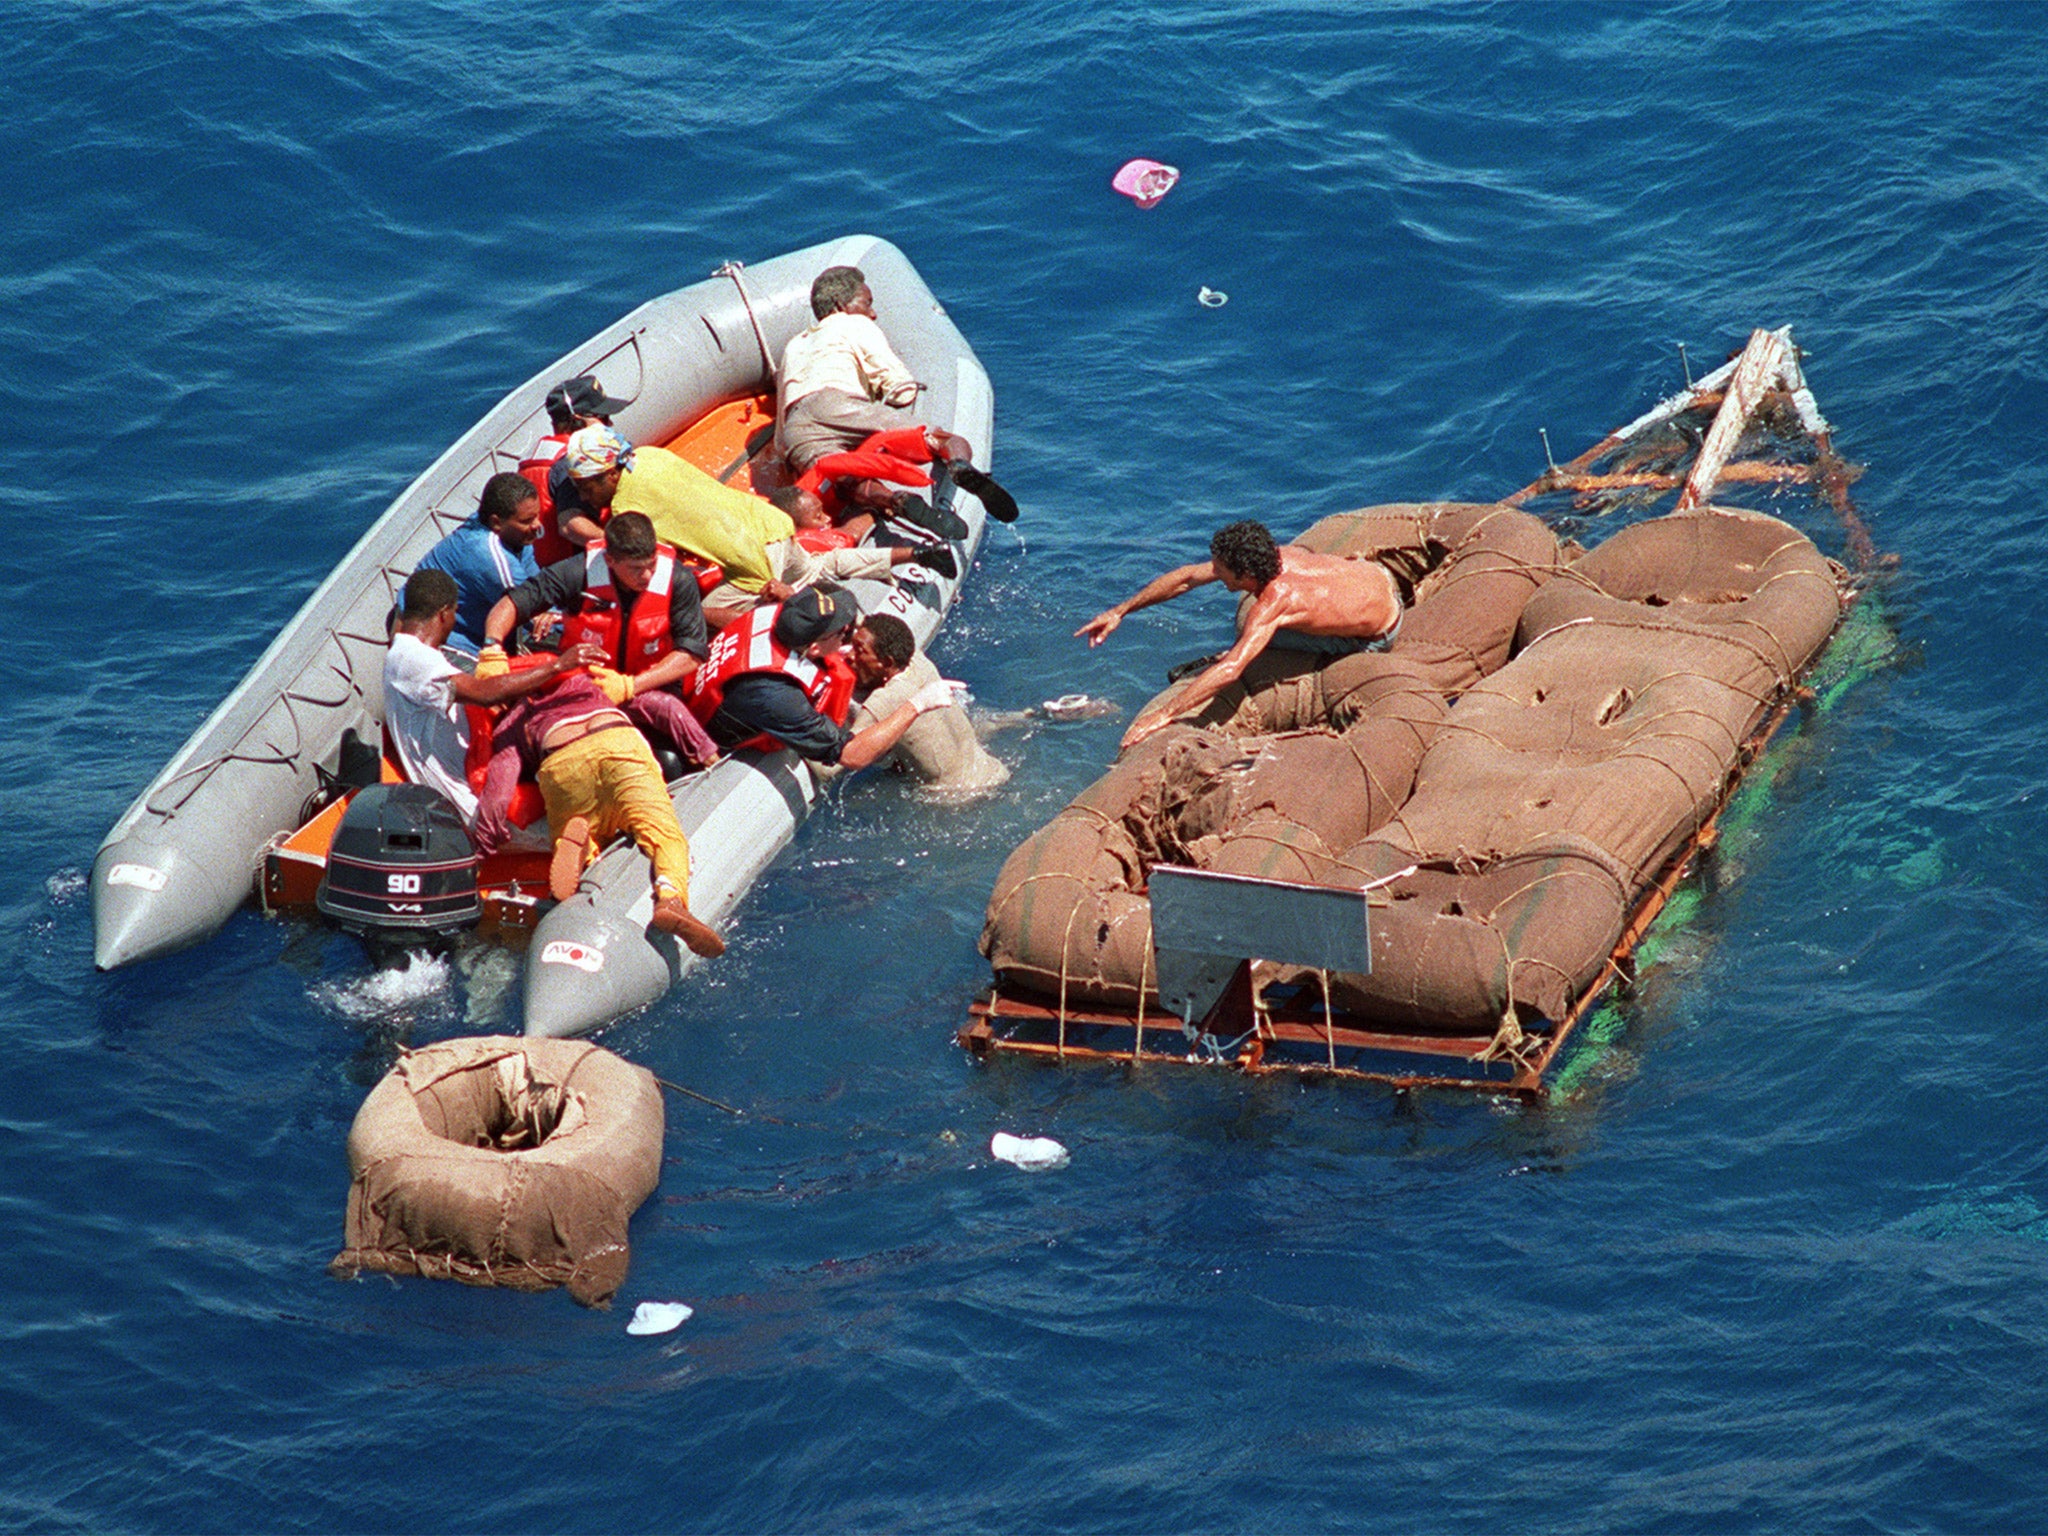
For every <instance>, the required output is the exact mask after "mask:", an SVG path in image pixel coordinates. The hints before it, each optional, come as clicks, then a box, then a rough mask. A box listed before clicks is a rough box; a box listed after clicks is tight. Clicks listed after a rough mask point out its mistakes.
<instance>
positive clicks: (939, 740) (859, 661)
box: [847, 613, 1010, 795]
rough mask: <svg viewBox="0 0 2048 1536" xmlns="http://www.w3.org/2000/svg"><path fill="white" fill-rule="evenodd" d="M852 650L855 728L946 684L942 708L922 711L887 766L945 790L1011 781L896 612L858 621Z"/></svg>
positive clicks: (975, 789) (964, 790) (974, 788)
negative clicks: (945, 700) (900, 769)
mask: <svg viewBox="0 0 2048 1536" xmlns="http://www.w3.org/2000/svg"><path fill="white" fill-rule="evenodd" d="M847 653H848V656H849V658H850V659H851V661H852V663H853V675H854V678H855V682H856V689H855V693H854V700H855V703H854V711H853V715H852V717H851V718H850V719H849V721H848V722H847V723H848V724H849V725H851V726H853V727H854V729H855V730H859V729H861V728H862V727H864V726H868V725H872V724H874V723H876V722H877V721H880V720H884V719H887V718H888V716H889V715H890V714H892V713H893V712H894V711H895V710H896V708H897V706H898V705H901V704H904V703H907V702H908V701H909V700H911V699H914V698H917V697H918V696H919V695H921V694H923V693H924V692H925V691H926V690H927V689H929V688H931V687H932V686H933V685H934V684H939V685H940V686H942V687H945V688H946V689H947V692H948V695H949V697H948V701H947V703H946V704H945V706H944V707H943V708H940V709H931V710H926V711H925V712H924V713H922V714H920V715H919V716H918V717H917V720H916V721H915V722H914V723H913V724H912V725H911V726H910V728H909V729H908V730H906V731H905V732H904V733H903V739H902V740H901V741H899V742H897V744H896V746H895V747H894V748H893V749H892V750H891V751H890V752H889V753H888V754H887V757H886V761H887V762H888V763H889V764H891V765H893V766H899V767H901V768H902V769H903V770H904V771H906V772H908V773H911V774H913V775H915V776H916V778H917V779H918V780H919V781H920V782H921V783H923V784H924V785H925V786H926V787H927V788H930V789H934V790H939V791H943V792H945V793H947V794H963V795H964V794H975V793H980V792H982V791H985V790H991V789H995V788H997V787H999V786H1000V785H1002V784H1004V783H1007V782H1008V780H1009V777H1010V770H1009V769H1008V768H1005V767H1004V766H1003V765H1002V763H1001V762H999V761H998V760H997V759H996V758H995V757H994V756H993V755H992V754H991V753H990V752H989V751H988V749H987V748H986V747H984V746H983V745H982V744H981V737H980V734H979V733H978V732H977V731H976V730H975V728H974V722H973V721H972V720H970V719H969V718H968V716H967V711H966V710H965V709H963V708H961V707H960V704H959V702H958V700H956V699H953V698H951V697H950V695H951V692H952V687H951V685H950V684H942V683H940V680H939V669H938V668H937V667H936V666H934V665H933V664H932V660H931V658H930V657H929V656H926V655H925V654H924V653H923V652H921V651H920V650H918V648H917V639H916V637H915V636H914V635H912V634H911V632H910V626H909V625H908V624H906V623H904V622H903V621H902V620H901V619H899V618H897V617H896V616H895V615H894V614H890V613H874V614H869V615H868V616H867V617H866V618H864V619H862V620H861V621H860V622H859V623H858V624H856V625H854V627H853V632H852V635H851V637H850V639H849V642H848V646H847Z"/></svg>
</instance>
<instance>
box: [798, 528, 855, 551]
mask: <svg viewBox="0 0 2048 1536" xmlns="http://www.w3.org/2000/svg"><path fill="white" fill-rule="evenodd" d="M796 541H797V543H799V544H801V545H803V547H804V548H805V549H808V550H809V551H810V552H811V553H812V554H814V555H829V554H831V553H832V551H833V550H835V549H851V548H853V546H854V545H856V544H858V543H859V542H860V540H858V539H856V538H855V537H854V536H853V535H852V534H850V533H848V532H847V531H846V530H845V529H844V528H800V529H798V530H797V535H796Z"/></svg>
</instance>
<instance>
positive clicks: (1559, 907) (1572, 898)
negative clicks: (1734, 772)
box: [1280, 833, 1633, 1036]
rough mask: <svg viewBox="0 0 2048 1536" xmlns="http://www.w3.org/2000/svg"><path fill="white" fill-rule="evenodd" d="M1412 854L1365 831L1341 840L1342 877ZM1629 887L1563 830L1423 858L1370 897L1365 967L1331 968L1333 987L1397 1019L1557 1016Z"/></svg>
mask: <svg viewBox="0 0 2048 1536" xmlns="http://www.w3.org/2000/svg"><path fill="white" fill-rule="evenodd" d="M1413 862H1414V859H1413V856H1412V855H1411V854H1409V853H1408V852H1407V850H1405V849H1403V848H1401V847H1399V846H1397V845H1395V844H1392V843H1389V842H1387V841H1386V840H1385V839H1382V838H1373V839H1368V840H1367V841H1365V842H1364V843H1361V844H1359V845H1358V846H1357V847H1355V848H1352V849H1349V850H1347V851H1346V853H1345V855H1344V864H1345V866H1346V869H1347V871H1348V872H1349V873H1350V874H1351V876H1352V879H1351V880H1349V881H1347V882H1346V883H1355V884H1361V885H1362V884H1366V883H1369V882H1371V881H1374V880H1378V879H1380V878H1382V877H1383V876H1387V875H1391V874H1394V873H1396V872H1397V871H1399V870H1401V869H1403V868H1405V867H1406V866H1407V865H1409V864H1411V863H1413ZM1632 890H1633V887H1632V885H1631V884H1630V882H1629V881H1628V879H1627V876H1626V873H1625V871H1623V870H1621V869H1619V868H1618V867H1616V866H1615V864H1614V863H1613V861H1612V860H1610V859H1609V858H1608V857H1607V856H1606V855H1605V853H1604V852H1603V851H1602V850H1600V849H1599V848H1597V847H1595V846H1594V845H1593V844H1591V843H1590V842H1588V841H1586V840H1585V839H1583V838H1579V837H1575V836H1573V835H1571V834H1569V833H1561V834H1559V835H1557V836H1556V837H1554V838H1552V839H1551V840H1550V841H1549V843H1548V844H1547V845H1545V846H1540V847H1531V848H1527V849H1524V850H1522V851H1521V852H1518V853H1514V854H1509V855H1504V856H1501V857H1498V858H1494V859H1490V860H1487V861H1485V862H1483V863H1475V862H1471V861H1451V860H1443V861H1436V862H1431V863H1427V864H1425V865H1423V866H1422V867H1421V868H1420V869H1418V870H1417V871H1416V872H1415V873H1414V874H1412V875H1408V876H1406V877H1404V878H1402V879H1400V880H1398V881H1396V882H1394V883H1393V884H1392V885H1389V886H1386V887H1384V888H1382V889H1381V890H1378V891H1375V892H1373V893H1372V894H1371V895H1370V896H1369V897H1368V898H1367V900H1368V903H1369V904H1370V909H1371V911H1370V922H1371V928H1372V974H1371V975H1369V976H1358V975H1351V974H1345V973H1340V974H1337V975H1334V976H1332V977H1331V979H1330V980H1331V989H1330V990H1331V996H1332V998H1333V1000H1334V1001H1335V1002H1336V1004H1337V1006H1338V1007H1340V1008H1344V1009H1347V1010H1350V1011H1352V1012H1354V1013H1358V1014H1362V1015H1364V1016H1365V1017H1367V1018H1369V1019H1371V1020H1372V1021H1373V1022H1374V1023H1375V1024H1376V1025H1378V1026H1380V1027H1382V1028H1387V1029H1393V1030H1404V1029H1405V1030H1415V1031H1418V1032H1438V1033H1449V1034H1472V1035H1482V1036H1493V1035H1496V1034H1498V1033H1499V1032H1500V1029H1501V1024H1502V1021H1503V1020H1504V1019H1509V1020H1512V1021H1513V1022H1514V1024H1515V1026H1516V1027H1517V1028H1520V1027H1522V1026H1524V1025H1527V1024H1533V1023H1534V1022H1535V1021H1536V1020H1538V1019H1555V1018H1561V1017H1562V1016H1563V1015H1564V1013H1565V1011H1566V1010H1568V1009H1569V1008H1570V1006H1571V1003H1572V1000H1573V999H1574V998H1575V997H1576V996H1577V995H1578V994H1579V992H1580V991H1582V990H1583V989H1584V988H1585V987H1586V986H1587V985H1588V984H1590V983H1591V982H1592V980H1593V978H1594V977H1595V976H1597V975H1598V974H1599V970H1600V967H1601V966H1602V965H1603V964H1604V963H1605V962H1606V959H1607V956H1608V953H1609V951H1610V950H1611V949H1612V948H1613V943H1614V936H1615V935H1616V934H1618V933H1619V932H1620V931H1621V925H1622V923H1623V921H1624V920H1625V919H1626V917H1627V913H1628V908H1629V903H1630V900H1631V899H1632ZM1280 976H1281V979H1292V980H1306V979H1307V978H1306V977H1304V976H1303V975H1302V974H1301V973H1300V972H1298V971H1296V972H1291V973H1289V972H1281V973H1280Z"/></svg>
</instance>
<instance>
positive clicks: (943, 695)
mask: <svg viewBox="0 0 2048 1536" xmlns="http://www.w3.org/2000/svg"><path fill="white" fill-rule="evenodd" d="M859 616H860V615H859V613H858V612H857V611H856V610H855V608H854V604H853V599H852V597H851V596H850V595H849V594H847V593H845V592H843V591H840V592H834V591H828V590H826V589H824V588H821V587H805V588H803V589H802V590H800V591H798V592H797V593H796V594H795V595H794V596H792V597H790V598H789V599H788V600H787V601H785V602H782V603H777V604H774V605H772V606H764V607H760V608H756V609H754V610H753V612H752V613H750V614H748V615H747V616H746V618H745V619H744V620H742V621H741V622H739V623H736V624H733V625H731V626H729V627H728V628H726V629H724V630H722V631H720V633H719V635H718V637H717V638H716V639H715V640H713V641H712V642H711V655H710V656H709V657H708V658H707V659H706V660H705V662H704V665H703V666H701V667H699V668H698V669H697V673H696V675H695V676H694V677H693V678H691V680H690V690H689V693H688V695H687V702H688V704H689V706H690V710H691V712H692V713H693V714H695V715H696V717H697V718H698V719H699V720H700V721H702V722H703V723H704V726H705V728H706V729H707V730H708V731H709V732H710V733H711V739H712V740H713V741H715V742H717V743H718V745H719V746H720V748H722V749H725V750H729V751H730V750H737V749H739V748H743V747H760V748H763V749H766V750H773V749H774V748H777V747H788V748H790V749H791V750H793V751H795V752H796V753H797V754H798V755H799V756H801V757H804V758H807V759H808V760H810V761H811V762H814V763H823V764H828V765H837V766H838V767H841V768H846V769H860V768H865V767H867V766H868V765H869V764H870V763H873V762H875V761H877V760H878V759H880V758H881V757H882V756H883V755H884V754H886V753H887V752H888V751H889V749H890V748H891V747H893V746H895V745H896V743H897V742H898V741H900V740H902V738H903V733H904V732H905V731H907V730H909V729H910V726H911V724H912V722H913V721H915V720H916V719H917V717H918V716H919V715H921V714H924V713H926V712H927V711H929V710H934V709H943V708H945V707H946V706H947V705H949V704H951V703H952V702H953V692H952V689H951V688H949V687H948V686H947V685H946V684H945V683H943V682H940V683H936V684H934V685H933V686H932V687H930V688H926V689H922V690H920V691H919V692H917V693H916V694H914V695H912V696H911V697H910V698H909V699H906V700H905V701H904V702H903V703H902V704H900V705H898V706H897V707H896V708H894V709H892V710H891V711H890V712H889V713H888V714H887V715H884V716H883V717H882V718H880V719H879V720H876V721H874V722H873V723H872V724H870V725H867V726H864V727H862V728H861V729H859V730H850V729H848V727H847V725H846V719H847V715H848V713H849V712H850V710H851V708H852V705H853V689H854V681H855V680H854V673H853V668H852V665H851V664H850V662H849V660H848V658H847V656H846V654H845V641H846V632H847V630H848V629H850V628H851V627H852V626H853V624H854V621H855V620H856V619H858V618H859Z"/></svg>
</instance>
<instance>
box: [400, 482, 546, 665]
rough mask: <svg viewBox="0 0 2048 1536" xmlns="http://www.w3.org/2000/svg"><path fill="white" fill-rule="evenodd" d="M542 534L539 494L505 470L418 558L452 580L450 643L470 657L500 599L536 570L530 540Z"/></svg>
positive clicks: (423, 567) (422, 564)
mask: <svg viewBox="0 0 2048 1536" xmlns="http://www.w3.org/2000/svg"><path fill="white" fill-rule="evenodd" d="M539 534H540V493H539V492H538V491H536V490H535V489H534V488H533V486H532V484H531V483H530V482H529V481H528V480H527V479H526V477H525V476H524V475H518V474H514V473H513V472H512V471H510V470H507V471H505V472H504V473H503V474H497V475H493V476H491V478H490V479H488V480H486V481H485V482H484V493H483V495H482V496H480V497H479V498H478V499H477V504H476V516H474V517H472V518H471V519H470V520H469V521H468V522H466V523H464V524H463V525H462V526H461V527H459V528H457V529H455V530H454V531H453V532H451V533H450V534H449V535H448V536H447V537H446V538H445V539H443V540H441V542H440V543H438V544H436V545H435V546H434V547H433V548H432V549H430V550H428V551H427V552H426V554H424V555H422V556H421V557H420V563H419V567H418V568H419V569H420V570H423V571H446V572H447V573H448V574H449V575H450V576H452V577H454V578H455V590H456V593H457V597H456V601H455V630H454V633H452V634H451V635H449V637H448V644H449V646H450V647H451V648H452V649H454V650H456V651H460V652H461V653H462V654H464V655H466V656H474V655H475V654H476V653H477V651H478V650H479V649H480V648H481V647H482V645H483V644H484V623H485V621H486V620H487V619H489V618H490V615H491V609H492V608H493V607H494V606H495V605H496V604H497V601H498V599H499V598H501V597H503V596H504V595H505V594H506V593H507V592H510V591H511V590H512V589H513V588H514V587H516V586H518V585H519V583H521V582H522V581H530V580H532V579H533V578H534V577H535V576H537V575H539V574H540V567H539V566H538V565H536V564H535V563H534V554H533V541H534V540H535V539H536V538H537V537H538V536H539Z"/></svg>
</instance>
